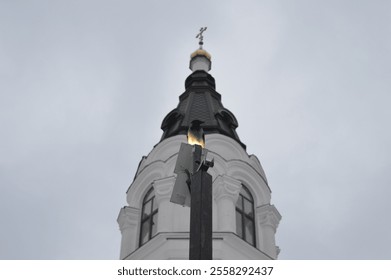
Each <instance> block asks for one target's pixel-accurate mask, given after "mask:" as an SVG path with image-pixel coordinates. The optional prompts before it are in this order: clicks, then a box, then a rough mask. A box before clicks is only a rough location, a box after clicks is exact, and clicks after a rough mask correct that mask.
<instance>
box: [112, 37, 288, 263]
mask: <svg viewBox="0 0 391 280" xmlns="http://www.w3.org/2000/svg"><path fill="white" fill-rule="evenodd" d="M201 42H202V41H200V49H198V50H196V51H195V52H194V53H193V54H192V55H191V61H190V69H191V70H192V73H191V74H190V76H189V77H188V78H187V79H186V82H185V88H186V90H185V92H184V93H183V94H182V95H180V97H179V104H178V106H177V108H175V109H174V110H172V111H171V112H170V113H168V115H167V116H166V117H165V119H164V120H163V123H162V130H163V136H162V138H161V140H160V142H159V143H158V144H157V145H156V146H155V147H154V148H153V149H152V151H151V152H150V153H149V154H148V156H145V157H143V158H142V160H141V162H140V164H139V167H138V170H137V172H136V176H135V178H134V181H133V182H132V184H131V185H130V187H129V189H128V191H127V194H126V195H127V203H128V205H127V206H125V207H123V208H122V209H121V210H120V213H119V216H118V220H117V221H118V224H119V227H120V230H121V234H122V241H121V250H120V259H129V260H130V259H136V260H137V259H139V260H141V259H155V260H159V259H160V260H164V259H188V258H189V228H190V209H189V207H184V206H180V205H178V204H174V203H172V202H170V197H171V194H172V190H173V187H174V183H175V179H176V175H175V173H174V168H175V163H176V159H177V156H178V152H179V147H180V145H181V143H187V137H186V132H187V129H188V127H189V125H190V123H191V122H192V121H193V120H200V121H202V122H203V124H202V127H203V130H204V132H205V148H206V149H207V150H208V151H209V152H208V157H210V158H214V167H213V168H210V169H209V170H208V173H209V174H210V175H212V181H213V187H212V193H213V202H212V209H213V214H212V224H213V226H212V227H213V242H212V244H213V259H228V260H235V259H259V260H267V259H276V258H277V257H278V253H279V248H278V247H277V246H276V244H275V233H276V229H277V226H278V224H279V221H280V219H281V215H280V214H279V212H278V211H277V209H276V208H275V207H274V205H272V204H271V190H270V188H269V186H268V182H267V179H266V175H265V172H264V170H263V168H262V165H261V163H260V162H259V160H258V158H257V157H256V156H255V155H249V154H247V152H246V146H245V145H244V144H243V143H242V142H241V141H240V139H239V137H238V135H237V134H236V131H235V130H236V128H237V126H238V123H237V120H236V118H235V116H234V115H233V114H232V113H231V112H230V111H229V110H227V109H226V108H224V106H223V105H222V103H221V95H220V94H219V93H218V92H217V91H216V90H215V80H214V78H213V77H212V76H211V75H210V74H209V73H208V72H209V70H210V69H211V56H210V54H209V53H208V52H206V51H205V50H203V49H202V44H201Z"/></svg>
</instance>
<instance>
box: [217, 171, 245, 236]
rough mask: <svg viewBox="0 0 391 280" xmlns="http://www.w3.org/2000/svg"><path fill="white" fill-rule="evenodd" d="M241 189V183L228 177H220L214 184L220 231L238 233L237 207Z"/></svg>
mask: <svg viewBox="0 0 391 280" xmlns="http://www.w3.org/2000/svg"><path fill="white" fill-rule="evenodd" d="M241 187H242V184H241V183H240V181H238V180H236V179H234V178H232V177H229V176H227V175H222V176H218V177H217V178H216V180H215V181H214V182H213V197H214V199H215V201H216V206H217V207H216V208H217V209H216V210H217V229H218V231H224V232H236V218H235V217H236V216H235V205H236V201H237V200H238V197H239V192H240V188H241Z"/></svg>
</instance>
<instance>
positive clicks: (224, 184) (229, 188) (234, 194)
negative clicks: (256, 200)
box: [213, 175, 242, 203]
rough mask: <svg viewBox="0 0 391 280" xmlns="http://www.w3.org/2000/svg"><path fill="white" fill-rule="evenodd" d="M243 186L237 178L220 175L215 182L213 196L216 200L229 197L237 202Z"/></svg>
mask: <svg viewBox="0 0 391 280" xmlns="http://www.w3.org/2000/svg"><path fill="white" fill-rule="evenodd" d="M241 187H242V184H241V182H240V181H238V180H236V179H235V178H232V177H230V176H227V175H219V176H217V178H216V179H215V180H214V182H213V196H214V198H215V200H216V201H219V200H221V199H223V198H228V199H230V200H231V201H232V202H234V203H235V202H236V200H238V196H239V192H240V189H241Z"/></svg>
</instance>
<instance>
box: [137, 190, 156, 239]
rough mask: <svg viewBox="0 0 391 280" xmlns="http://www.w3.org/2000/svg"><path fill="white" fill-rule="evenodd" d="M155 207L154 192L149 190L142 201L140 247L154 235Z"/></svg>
mask: <svg viewBox="0 0 391 280" xmlns="http://www.w3.org/2000/svg"><path fill="white" fill-rule="evenodd" d="M157 211H158V209H157V205H156V201H155V190H154V189H153V187H151V188H150V189H149V191H148V192H147V194H146V195H145V197H144V200H143V207H142V212H141V230H140V246H142V245H143V244H145V243H146V242H147V241H149V240H150V239H151V238H152V237H153V236H154V235H155V234H156V222H157V215H156V214H157Z"/></svg>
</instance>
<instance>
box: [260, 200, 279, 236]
mask: <svg viewBox="0 0 391 280" xmlns="http://www.w3.org/2000/svg"><path fill="white" fill-rule="evenodd" d="M256 212H257V217H258V223H259V224H260V225H261V226H270V227H272V228H273V230H274V231H275V230H276V229H277V227H278V224H279V223H280V220H281V214H280V213H279V212H278V210H277V209H276V207H275V206H274V205H270V204H267V205H262V206H259V207H257V208H256Z"/></svg>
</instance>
